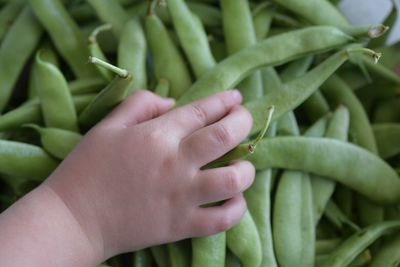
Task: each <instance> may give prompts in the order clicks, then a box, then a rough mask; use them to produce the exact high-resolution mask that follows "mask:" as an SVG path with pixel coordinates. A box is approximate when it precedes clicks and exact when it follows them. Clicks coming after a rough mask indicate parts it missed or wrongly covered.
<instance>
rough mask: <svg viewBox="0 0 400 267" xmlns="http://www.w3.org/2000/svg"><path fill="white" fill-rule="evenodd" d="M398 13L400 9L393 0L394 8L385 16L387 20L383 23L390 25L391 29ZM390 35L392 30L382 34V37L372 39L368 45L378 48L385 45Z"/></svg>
mask: <svg viewBox="0 0 400 267" xmlns="http://www.w3.org/2000/svg"><path fill="white" fill-rule="evenodd" d="M398 13H399V11H398V8H397V4H396V2H395V1H392V10H391V11H390V13H389V14H388V16H387V17H386V18H385V20H384V21H383V22H382V24H383V25H386V26H388V27H389V28H390V29H391V28H392V27H393V26H394V25H395V23H396V21H397V18H398ZM389 35H390V32H389V33H386V35H384V36H382V37H381V38H376V39H373V40H371V41H370V42H369V43H368V47H372V48H378V47H382V46H385V44H386V42H387V40H388V37H389Z"/></svg>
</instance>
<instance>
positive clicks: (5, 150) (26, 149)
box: [0, 140, 58, 180]
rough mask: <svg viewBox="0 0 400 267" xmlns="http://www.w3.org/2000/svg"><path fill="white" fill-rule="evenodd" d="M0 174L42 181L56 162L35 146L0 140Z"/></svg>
mask: <svg viewBox="0 0 400 267" xmlns="http://www.w3.org/2000/svg"><path fill="white" fill-rule="evenodd" d="M0 159H1V160H0V173H3V174H7V175H11V176H21V177H31V178H35V179H40V180H43V179H45V178H47V176H49V175H50V173H51V172H52V171H53V170H54V169H55V168H56V167H57V165H58V162H57V161H56V160H55V159H53V158H52V157H50V156H49V155H48V154H47V153H46V152H45V151H44V150H43V149H41V148H40V147H37V146H33V145H29V144H25V143H20V142H14V141H6V140H0Z"/></svg>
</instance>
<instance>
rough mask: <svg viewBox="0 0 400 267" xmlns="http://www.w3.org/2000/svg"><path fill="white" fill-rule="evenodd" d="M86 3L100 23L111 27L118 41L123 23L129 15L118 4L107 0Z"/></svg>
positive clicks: (89, 0) (93, 0) (91, 0)
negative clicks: (94, 12) (108, 24)
mask: <svg viewBox="0 0 400 267" xmlns="http://www.w3.org/2000/svg"><path fill="white" fill-rule="evenodd" d="M88 2H89V4H90V5H91V6H92V7H93V9H94V10H95V11H96V13H97V16H98V17H99V18H100V20H101V21H103V22H104V23H110V24H111V25H112V30H113V32H114V34H115V35H116V36H117V38H118V39H119V38H120V36H121V34H122V32H123V29H124V26H125V23H126V22H127V21H128V20H129V15H128V14H127V12H126V11H125V10H124V9H123V8H122V6H121V5H120V3H118V1H108V0H88Z"/></svg>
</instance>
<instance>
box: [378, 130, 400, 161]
mask: <svg viewBox="0 0 400 267" xmlns="http://www.w3.org/2000/svg"><path fill="white" fill-rule="evenodd" d="M372 129H373V131H374V135H375V138H376V142H377V145H378V151H379V155H380V156H381V157H382V158H384V159H387V158H390V157H393V156H395V155H397V154H399V153H400V123H379V124H374V125H372Z"/></svg>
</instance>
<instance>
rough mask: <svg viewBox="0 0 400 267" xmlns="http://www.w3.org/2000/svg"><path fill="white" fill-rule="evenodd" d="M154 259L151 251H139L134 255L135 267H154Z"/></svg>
mask: <svg viewBox="0 0 400 267" xmlns="http://www.w3.org/2000/svg"><path fill="white" fill-rule="evenodd" d="M152 266H153V259H152V257H151V252H150V249H142V250H138V251H136V252H135V253H134V254H133V267H152Z"/></svg>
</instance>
